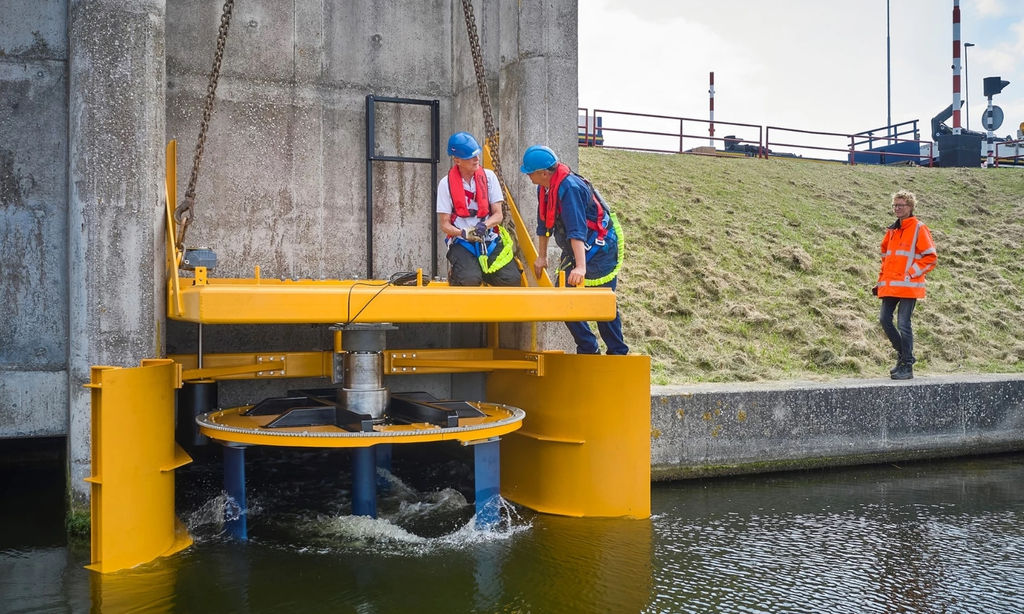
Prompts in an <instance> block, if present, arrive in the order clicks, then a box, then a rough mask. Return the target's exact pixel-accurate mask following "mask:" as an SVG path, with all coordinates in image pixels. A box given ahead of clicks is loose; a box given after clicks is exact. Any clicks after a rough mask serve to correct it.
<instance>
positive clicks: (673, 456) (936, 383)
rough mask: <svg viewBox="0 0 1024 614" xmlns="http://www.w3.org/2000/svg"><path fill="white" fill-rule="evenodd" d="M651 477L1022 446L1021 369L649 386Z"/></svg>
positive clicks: (1023, 382)
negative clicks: (907, 376)
mask: <svg viewBox="0 0 1024 614" xmlns="http://www.w3.org/2000/svg"><path fill="white" fill-rule="evenodd" d="M651 428H652V434H651V464H652V467H651V474H652V476H653V478H654V479H655V480H670V479H680V478H689V477H701V476H713V475H731V474H741V473H761V472H767V471H776V470H784V469H797V468H809V467H824V466H841V465H854V464H864V463H875V462H892V461H899V460H907V459H915V458H933V457H952V456H964V455H970V454H985V453H991V452H1003V451H1009V450H1021V449H1024V376H1022V375H970V376H966V375H965V376H930V377H918V378H917V379H914V380H912V381H909V382H894V381H892V380H837V381H831V382H772V383H758V384H700V385H692V386H655V387H653V389H652V393H651Z"/></svg>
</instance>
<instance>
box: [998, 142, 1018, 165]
mask: <svg viewBox="0 0 1024 614" xmlns="http://www.w3.org/2000/svg"><path fill="white" fill-rule="evenodd" d="M1000 145H1003V146H1005V147H1012V148H1013V152H1014V153H1013V155H1012V156H1010V155H1004V156H1002V157H1004V158H1007V160H1012V162H1010V164H1012V165H1013V166H1017V165H1018V164H1024V152H1022V151H1021V150H1024V140H1016V141H999V142H997V143H996V148H995V165H996V166H999V158H1000V156H999V146H1000Z"/></svg>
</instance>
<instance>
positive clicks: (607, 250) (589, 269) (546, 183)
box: [519, 145, 629, 354]
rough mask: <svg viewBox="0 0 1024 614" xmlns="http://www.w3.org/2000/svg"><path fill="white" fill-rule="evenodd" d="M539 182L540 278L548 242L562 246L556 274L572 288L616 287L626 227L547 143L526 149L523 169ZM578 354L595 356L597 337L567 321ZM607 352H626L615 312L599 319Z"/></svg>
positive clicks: (583, 326) (537, 267) (580, 324)
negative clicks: (607, 318)
mask: <svg viewBox="0 0 1024 614" xmlns="http://www.w3.org/2000/svg"><path fill="white" fill-rule="evenodd" d="M519 170H520V171H522V172H523V173H525V174H527V175H529V177H530V181H532V182H533V183H534V185H536V186H537V237H538V239H537V253H538V256H537V260H535V261H534V263H533V268H534V272H535V273H536V274H537V276H538V277H539V276H540V274H541V271H543V270H544V269H545V268H547V266H548V257H547V253H548V240H549V239H550V237H552V236H553V237H554V238H555V243H556V244H557V245H558V247H560V248H562V256H561V259H560V260H559V263H558V266H557V267H555V271H554V273H555V274H556V276H557V274H558V273H559V272H560V271H565V273H566V279H565V282H566V284H568V285H570V286H580V285H583V286H592V287H607V288H611V289H612V290H615V287H616V285H617V284H618V275H619V269H620V268H621V267H622V229H621V228H620V227H619V223H618V220H617V219H616V217H615V214H614V213H612V211H611V209H610V208H609V207H608V203H607V202H605V200H604V199H603V198H602V197H601V194H600V192H598V191H597V189H596V188H595V187H594V186H593V185H592V184H591V183H590V182H589V181H587V180H586V179H585V178H584V177H582V176H581V175H578V174H576V173H574V172H572V170H570V169H569V167H568V166H566V165H565V164H562V163H561V162H559V161H558V156H556V155H555V152H554V151H552V150H551V149H550V148H549V147H546V146H544V145H534V146H532V147H530V148H528V149H527V150H526V151H525V152H524V153H523V164H522V166H521V167H520V169H519ZM565 325H566V326H567V327H568V328H569V332H570V333H572V336H573V339H575V340H576V351H577V352H578V353H580V354H597V353H598V351H599V348H598V345H597V337H596V336H594V333H593V332H591V330H590V324H589V323H587V322H566V323H565ZM597 330H598V332H599V333H601V339H602V340H604V343H605V346H607V349H608V353H609V354H628V353H629V346H627V345H626V342H625V341H624V340H623V338H622V318H621V317H620V316H619V312H618V311H617V310H616V312H615V319H614V320H612V321H611V322H598V323H597Z"/></svg>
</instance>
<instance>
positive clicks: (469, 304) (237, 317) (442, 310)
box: [167, 278, 615, 324]
mask: <svg viewBox="0 0 1024 614" xmlns="http://www.w3.org/2000/svg"><path fill="white" fill-rule="evenodd" d="M193 283H194V285H191V286H187V287H183V288H182V289H181V297H182V305H183V309H182V311H181V313H174V310H173V309H170V308H169V309H168V314H167V315H168V317H170V318H172V319H176V320H184V321H187V322H198V323H203V324H334V323H352V322H362V323H367V322H396V323H403V322H481V321H488V322H548V321H563V320H611V319H613V318H614V317H615V294H614V293H613V292H612V291H611V290H609V289H608V288H564V287H562V288H558V287H548V288H540V287H530V288H521V287H513V288H499V287H479V288H466V287H450V286H448V285H447V284H443V283H431V284H430V285H427V286H391V285H387V283H386V282H385V281H382V280H370V281H352V280H324V281H315V280H295V281H292V280H284V281H280V280H268V279H218V278H205V279H202V280H193ZM481 314H486V316H485V317H482V316H481Z"/></svg>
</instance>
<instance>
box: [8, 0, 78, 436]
mask: <svg viewBox="0 0 1024 614" xmlns="http://www.w3.org/2000/svg"><path fill="white" fill-rule="evenodd" d="M0 15H2V17H0V305H4V307H5V314H4V317H2V318H0V437H39V436H50V435H63V434H64V433H65V432H66V431H67V419H68V418H67V416H68V414H67V404H68V374H67V353H68V314H67V304H68V294H67V285H68V264H67V251H66V247H65V246H66V237H67V223H68V220H67V196H68V190H67V164H68V130H67V125H68V118H67V61H68V42H67V41H68V39H67V3H66V1H65V0H51V1H48V2H43V1H39V0H15V1H12V0H4V1H3V2H2V3H0ZM15 16H16V18H12V17H15Z"/></svg>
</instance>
